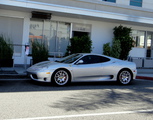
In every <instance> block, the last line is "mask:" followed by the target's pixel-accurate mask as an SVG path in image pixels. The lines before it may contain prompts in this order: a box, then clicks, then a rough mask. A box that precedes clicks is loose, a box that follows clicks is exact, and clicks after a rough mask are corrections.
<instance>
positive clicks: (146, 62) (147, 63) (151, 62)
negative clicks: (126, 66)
mask: <svg viewBox="0 0 153 120" xmlns="http://www.w3.org/2000/svg"><path fill="white" fill-rule="evenodd" d="M144 67H147V68H153V60H152V59H150V60H149V59H145V60H144Z"/></svg>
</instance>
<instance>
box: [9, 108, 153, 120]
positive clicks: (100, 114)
mask: <svg viewBox="0 0 153 120" xmlns="http://www.w3.org/2000/svg"><path fill="white" fill-rule="evenodd" d="M147 112H153V109H148V110H136V111H122V112H107V113H93V114H78V115H63V116H50V117H35V118H19V119H6V120H47V119H59V118H60V119H62V118H63V119H64V118H77V117H89V116H104V115H118V114H134V113H147Z"/></svg>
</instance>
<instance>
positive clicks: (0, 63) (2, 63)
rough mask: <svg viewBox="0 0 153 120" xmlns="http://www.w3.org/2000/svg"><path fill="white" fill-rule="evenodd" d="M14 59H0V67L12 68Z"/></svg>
mask: <svg viewBox="0 0 153 120" xmlns="http://www.w3.org/2000/svg"><path fill="white" fill-rule="evenodd" d="M13 66H14V59H0V67H13Z"/></svg>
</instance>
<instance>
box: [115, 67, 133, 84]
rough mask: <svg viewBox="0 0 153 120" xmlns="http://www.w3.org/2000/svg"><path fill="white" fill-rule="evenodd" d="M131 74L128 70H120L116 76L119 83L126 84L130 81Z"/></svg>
mask: <svg viewBox="0 0 153 120" xmlns="http://www.w3.org/2000/svg"><path fill="white" fill-rule="evenodd" d="M132 79H133V76H132V74H131V72H130V71H129V70H126V69H125V70H121V71H120V72H119V74H118V76H117V81H118V82H119V84H122V85H128V84H130V82H131V81H132Z"/></svg>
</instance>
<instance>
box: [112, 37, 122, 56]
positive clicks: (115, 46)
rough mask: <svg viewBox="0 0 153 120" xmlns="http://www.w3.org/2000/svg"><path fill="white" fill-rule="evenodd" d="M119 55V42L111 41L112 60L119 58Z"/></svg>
mask: <svg viewBox="0 0 153 120" xmlns="http://www.w3.org/2000/svg"><path fill="white" fill-rule="evenodd" d="M120 53H121V43H120V40H117V39H116V40H115V39H114V40H113V45H112V49H111V56H112V57H114V58H119V57H120Z"/></svg>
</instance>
